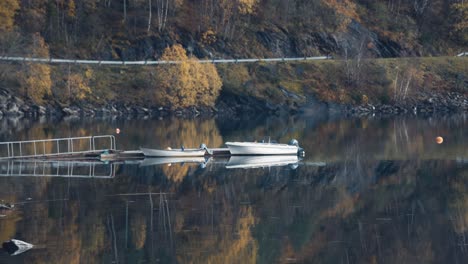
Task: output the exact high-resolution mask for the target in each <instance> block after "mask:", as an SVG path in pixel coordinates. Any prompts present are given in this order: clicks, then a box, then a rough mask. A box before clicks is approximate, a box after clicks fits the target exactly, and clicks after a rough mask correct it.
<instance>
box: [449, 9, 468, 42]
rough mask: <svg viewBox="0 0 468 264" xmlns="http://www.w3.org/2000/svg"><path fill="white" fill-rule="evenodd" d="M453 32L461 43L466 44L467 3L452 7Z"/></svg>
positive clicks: (467, 40) (467, 29)
mask: <svg viewBox="0 0 468 264" xmlns="http://www.w3.org/2000/svg"><path fill="white" fill-rule="evenodd" d="M452 13H453V32H452V35H454V36H456V37H457V38H458V39H459V40H460V41H461V42H462V43H468V1H467V2H461V3H458V4H453V5H452Z"/></svg>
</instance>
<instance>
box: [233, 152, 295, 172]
mask: <svg viewBox="0 0 468 264" xmlns="http://www.w3.org/2000/svg"><path fill="white" fill-rule="evenodd" d="M298 162H299V158H298V157H297V155H271V156H232V157H231V158H230V159H229V162H228V163H227V164H226V169H239V168H242V169H252V168H265V167H277V166H286V165H292V166H293V167H292V168H296V167H297V164H298Z"/></svg>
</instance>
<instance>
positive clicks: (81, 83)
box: [67, 68, 93, 100]
mask: <svg viewBox="0 0 468 264" xmlns="http://www.w3.org/2000/svg"><path fill="white" fill-rule="evenodd" d="M92 77H93V70H91V69H89V68H88V69H86V70H85V71H84V73H83V74H80V73H71V74H70V73H69V74H68V77H67V88H68V99H69V100H83V99H85V98H86V96H88V95H89V94H90V93H91V88H90V87H89V83H90V81H91V78H92Z"/></svg>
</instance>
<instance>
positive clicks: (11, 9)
mask: <svg viewBox="0 0 468 264" xmlns="http://www.w3.org/2000/svg"><path fill="white" fill-rule="evenodd" d="M19 7H20V6H19V1H18V0H2V1H0V31H3V30H4V31H10V30H12V29H13V25H14V22H15V13H16V11H17V10H18V9H19Z"/></svg>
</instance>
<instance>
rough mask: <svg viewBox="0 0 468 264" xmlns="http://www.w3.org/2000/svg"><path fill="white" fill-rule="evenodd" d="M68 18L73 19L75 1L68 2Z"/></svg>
mask: <svg viewBox="0 0 468 264" xmlns="http://www.w3.org/2000/svg"><path fill="white" fill-rule="evenodd" d="M68 16H69V17H72V18H74V17H75V16H76V5H75V0H69V1H68Z"/></svg>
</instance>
